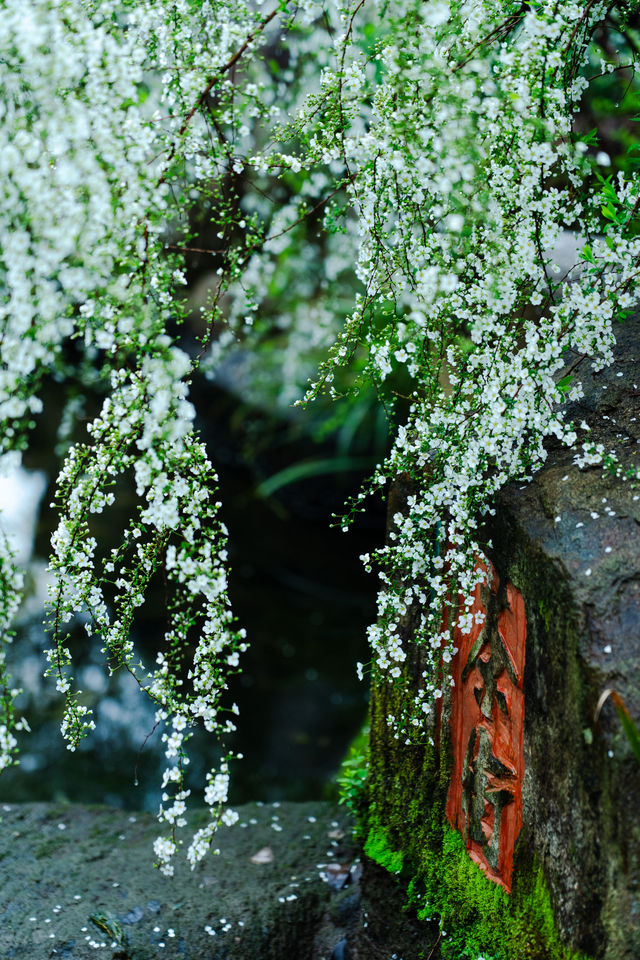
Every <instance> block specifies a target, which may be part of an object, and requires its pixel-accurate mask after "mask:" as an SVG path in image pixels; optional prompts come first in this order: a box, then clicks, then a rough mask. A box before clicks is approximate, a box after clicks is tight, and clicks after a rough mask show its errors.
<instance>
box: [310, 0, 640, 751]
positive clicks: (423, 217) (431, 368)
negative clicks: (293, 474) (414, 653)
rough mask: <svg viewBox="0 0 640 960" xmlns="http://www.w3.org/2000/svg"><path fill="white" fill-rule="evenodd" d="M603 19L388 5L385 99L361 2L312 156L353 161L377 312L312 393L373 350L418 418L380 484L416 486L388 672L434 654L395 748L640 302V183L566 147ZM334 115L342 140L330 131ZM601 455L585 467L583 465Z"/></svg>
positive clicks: (373, 360)
mask: <svg viewBox="0 0 640 960" xmlns="http://www.w3.org/2000/svg"><path fill="white" fill-rule="evenodd" d="M608 9H609V8H608V6H607V5H606V4H605V3H593V2H586V0H585V2H582V0H576V2H570V3H564V4H561V5H555V6H553V7H551V6H545V5H540V4H536V5H530V6H527V7H520V8H518V7H516V6H514V7H513V10H511V8H509V5H505V4H502V3H497V2H478V0H461V2H455V0H451V2H446V0H434V2H430V3H427V4H423V3H415V2H413V0H397V2H395V3H393V4H391V6H390V7H385V11H387V14H386V16H385V18H384V27H383V28H382V31H381V38H380V40H379V43H378V47H377V50H376V51H375V54H374V58H375V61H376V62H377V63H378V64H379V71H380V75H381V79H380V80H379V82H376V83H372V82H371V81H370V80H368V79H367V73H366V70H365V66H366V64H365V58H364V57H363V53H362V45H359V44H358V42H357V40H356V33H357V14H358V10H359V5H358V4H353V5H352V6H350V7H348V8H346V9H345V10H344V13H343V24H344V30H343V33H342V35H341V36H340V37H339V38H338V39H337V41H336V43H337V48H338V51H337V54H336V62H337V67H336V69H335V72H334V74H333V76H329V74H328V73H327V72H326V71H325V74H324V75H323V83H324V96H325V107H324V111H323V112H322V114H321V119H320V120H318V121H317V125H316V128H315V129H314V134H313V137H312V138H311V145H312V151H313V152H315V155H316V157H317V158H318V159H324V160H327V159H330V160H337V159H338V158H341V159H342V162H343V164H344V168H345V170H347V171H348V172H349V174H350V177H349V186H348V190H349V193H350V196H351V198H352V202H353V204H354V207H355V210H356V212H357V215H358V223H359V231H360V246H359V258H358V267H357V270H358V275H359V277H360V280H361V282H362V284H363V288H364V290H365V293H364V294H363V295H362V296H361V297H360V298H359V299H358V301H357V303H356V307H355V310H354V311H353V312H352V314H351V316H350V317H349V318H348V320H347V322H346V324H345V326H344V329H343V331H342V333H341V334H340V335H339V336H338V338H337V340H336V343H335V346H334V347H333V348H332V351H331V356H330V358H329V359H328V361H327V362H326V363H325V364H324V365H323V367H322V369H321V375H320V377H319V379H318V380H317V381H316V383H315V384H314V385H313V386H312V388H311V389H310V391H309V394H308V396H309V397H313V396H315V395H317V394H318V392H321V391H322V390H325V389H327V390H328V391H329V392H330V393H334V394H335V393H336V390H335V387H334V378H335V374H336V372H337V370H338V369H339V368H340V366H341V365H342V364H343V363H344V362H345V357H350V356H352V355H353V350H354V348H355V344H356V343H358V342H362V341H364V342H365V343H366V344H367V345H368V349H369V360H368V368H367V374H368V376H369V378H370V379H371V380H372V381H373V382H374V383H377V384H378V385H379V387H380V389H381V390H383V389H384V386H383V385H384V382H385V381H386V380H387V379H388V378H389V377H391V376H392V375H394V376H396V377H397V376H398V375H399V373H403V372H404V375H405V376H406V375H408V377H409V378H410V381H411V382H412V388H411V394H410V400H411V406H410V410H409V415H408V419H407V421H406V423H404V424H403V425H401V426H399V427H398V429H397V431H396V435H395V440H394V444H393V449H392V452H391V454H390V456H389V457H388V459H387V461H386V462H385V463H383V464H381V465H380V466H379V467H378V469H377V472H376V475H375V477H374V478H373V483H372V485H371V487H372V488H375V487H377V486H378V485H380V484H383V483H384V482H385V481H386V480H387V479H388V478H394V477H405V478H406V477H410V478H411V479H412V483H413V488H414V495H411V496H409V498H408V500H407V503H406V510H404V511H403V512H402V513H398V514H397V515H396V516H395V517H394V518H393V519H394V526H393V529H392V532H391V533H390V542H389V544H388V545H387V546H386V547H385V548H383V549H381V550H378V551H377V553H376V555H375V557H373V560H375V561H377V562H378V564H379V565H380V567H381V572H380V577H381V580H382V586H381V590H380V593H379V598H378V613H379V617H378V622H377V623H376V624H375V625H373V626H372V627H370V630H369V637H370V642H371V647H372V651H373V669H374V671H377V672H383V673H386V674H387V675H390V676H391V677H393V678H398V679H399V678H400V677H401V676H402V675H403V664H404V663H405V661H406V659H407V653H408V649H407V643H408V642H409V639H411V640H413V641H418V642H419V643H420V644H421V645H423V647H424V649H426V651H427V652H428V666H427V669H426V670H425V671H424V672H423V675H422V676H423V683H422V685H421V688H420V689H419V690H418V691H417V693H415V695H413V696H412V697H411V698H408V701H409V702H407V705H406V711H405V714H404V715H403V716H402V717H389V723H390V724H391V725H392V726H393V727H394V728H395V729H396V731H397V733H398V735H405V736H407V737H410V736H411V735H412V732H413V733H417V734H418V735H422V734H421V730H422V729H423V723H422V719H421V718H423V715H424V713H428V712H429V711H430V709H431V705H432V704H433V701H434V699H437V698H439V697H440V696H441V695H442V685H443V682H446V680H447V678H446V664H447V662H448V661H449V660H450V659H451V654H452V652H453V650H452V628H453V626H454V625H457V627H458V628H459V629H460V630H461V631H462V632H463V633H464V632H468V631H469V630H470V629H471V627H472V619H471V615H470V613H469V610H468V608H469V606H470V605H471V604H472V599H471V595H472V593H473V589H474V586H475V584H476V583H477V582H478V580H482V579H483V577H484V574H483V573H482V570H481V567H480V566H479V565H478V558H479V557H481V556H482V552H483V547H482V542H481V537H480V535H479V524H480V523H481V521H482V517H483V516H484V515H487V514H490V513H491V512H492V507H491V504H492V501H493V497H494V495H495V493H496V492H497V491H498V490H499V489H500V488H501V487H502V486H503V485H504V484H505V483H506V482H507V481H509V480H512V479H514V478H521V479H525V480H526V479H528V478H530V476H531V474H532V472H533V471H535V470H536V469H537V468H538V467H539V466H541V464H542V463H543V462H544V459H545V457H546V450H545V446H544V441H545V440H546V439H547V438H548V437H550V436H555V437H557V438H558V439H560V440H561V441H562V442H564V443H566V444H568V445H570V446H571V445H573V444H574V443H575V441H576V439H577V436H576V431H575V430H574V427H573V425H572V424H571V423H568V422H566V420H565V418H564V416H563V414H562V412H561V411H560V410H559V409H558V408H559V405H560V403H561V402H562V401H563V400H566V399H567V398H568V399H576V398H578V397H579V396H580V395H581V387H580V382H579V372H580V364H583V365H584V366H585V367H586V366H587V365H588V364H591V365H593V366H594V367H595V368H596V369H597V368H599V367H602V366H604V365H606V364H608V363H610V362H611V361H612V346H613V344H614V342H615V338H614V332H613V326H612V324H613V321H614V320H615V319H617V318H618V317H619V316H620V315H624V311H626V310H628V309H629V308H630V307H631V306H633V304H634V303H635V302H636V297H635V294H634V286H635V283H636V282H637V278H638V270H639V267H638V258H639V255H640V240H639V239H638V237H637V231H636V230H635V229H634V227H633V226H632V225H631V221H632V220H633V217H634V215H635V213H636V211H637V208H638V200H639V198H640V184H639V183H638V180H637V177H635V176H634V175H629V176H625V175H623V174H622V173H620V174H618V175H617V177H616V179H615V180H611V178H610V179H609V180H607V181H605V180H604V178H602V177H600V178H598V177H597V176H596V175H595V173H596V171H597V168H598V166H599V165H600V164H601V163H602V162H603V159H602V155H601V152H598V153H597V154H595V155H593V154H591V153H590V152H589V146H588V144H587V143H585V142H582V141H581V140H580V138H579V136H578V135H577V134H576V133H575V128H574V117H575V114H576V112H577V111H578V109H579V107H580V101H581V97H582V95H583V93H584V91H585V89H586V88H587V87H588V80H587V79H586V73H588V70H589V68H590V60H591V59H593V53H592V48H591V47H590V38H591V36H592V35H593V32H594V30H595V28H596V26H597V25H598V24H599V23H600V21H601V20H602V19H603V17H604V16H605V14H606V13H607V11H608ZM350 61H351V67H350V68H349V69H348V68H347V64H348V63H349V62H350ZM609 66H610V68H611V69H615V68H617V67H618V66H619V64H618V63H617V62H615V63H611V64H610V65H609ZM609 66H607V70H609ZM358 96H359V97H360V100H361V106H362V110H368V111H369V112H368V121H367V124H366V126H365V128H364V129H362V125H361V124H358V123H357V122H356V120H357V116H358V111H357V110H356V108H355V106H354V97H355V98H356V99H357V97H358ZM327 104H329V106H327ZM314 109H317V102H314ZM331 110H333V116H334V120H335V118H337V120H338V121H339V129H338V131H337V130H336V123H335V122H334V125H333V127H331V126H330V125H328V124H327V123H326V118H327V117H328V116H330V115H331ZM362 110H361V112H362ZM309 116H310V114H307V117H305V122H307V123H308V122H309ZM568 230H569V231H572V232H573V233H574V234H575V235H578V236H580V237H582V238H584V250H583V252H582V258H581V261H579V262H578V263H576V264H575V265H574V268H573V269H572V270H571V271H570V272H569V275H568V276H567V275H566V274H565V273H563V272H562V271H561V269H560V267H559V266H558V265H557V264H556V263H555V261H554V258H553V254H552V253H551V252H550V251H553V248H554V246H555V245H556V244H557V242H558V240H559V238H560V237H561V236H562V234H563V232H565V231H568ZM570 349H571V350H573V351H576V352H577V353H578V354H579V356H580V360H579V363H578V364H577V369H576V372H575V375H573V374H572V375H570V374H567V373H566V371H567V366H568V364H567V360H566V356H567V352H568V351H569V350H570ZM563 374H565V377H566V382H565V377H563ZM593 456H594V454H593V453H592V452H591V451H590V448H589V451H587V448H585V453H584V454H583V456H582V458H581V459H580V462H581V463H582V462H586V463H588V462H595V460H593ZM364 496H365V493H363V494H362V497H364ZM361 499H362V498H360V500H359V501H357V502H356V504H355V506H356V507H358V506H359V504H360V502H361ZM364 562H365V564H366V565H367V567H370V566H371V563H372V558H371V557H369V556H365V557H364ZM458 598H460V600H459V599H458ZM447 608H448V609H449V611H450V612H449V614H448V615H447V616H443V611H445V609H447ZM410 614H411V618H410V619H411V623H412V629H411V631H409V630H408V627H407V623H408V622H409V615H410Z"/></svg>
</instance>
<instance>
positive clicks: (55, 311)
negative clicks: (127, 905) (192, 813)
mask: <svg viewBox="0 0 640 960" xmlns="http://www.w3.org/2000/svg"><path fill="white" fill-rule="evenodd" d="M2 15H3V20H2V29H1V30H0V51H1V52H0V62H1V67H0V101H1V103H0V165H1V167H2V178H1V180H2V184H1V186H0V190H1V191H2V204H0V245H1V253H0V325H1V330H2V333H1V338H0V355H1V363H0V421H1V422H2V430H1V431H0V436H1V440H0V444H1V446H0V457H4V458H5V460H6V459H7V458H8V457H11V456H14V455H15V452H19V451H20V450H21V449H23V448H24V446H25V444H26V443H27V435H28V431H29V429H30V427H31V426H32V422H31V418H32V416H33V415H37V414H38V413H39V412H40V411H41V409H42V402H41V400H40V398H39V392H40V386H41V382H42V380H43V378H44V377H45V376H46V375H48V374H50V373H53V375H54V376H55V377H56V378H58V379H59V378H61V377H64V376H66V375H68V373H69V367H68V364H67V360H66V359H65V351H67V350H68V349H69V344H70V343H71V342H72V341H74V340H75V341H77V343H78V345H79V348H80V350H81V351H82V356H83V360H82V364H83V365H84V366H83V369H85V370H87V369H88V370H90V371H91V373H90V376H89V379H90V380H91V381H92V382H94V383H97V384H98V385H99V386H100V388H101V389H102V390H103V391H104V392H105V393H106V394H107V395H106V398H105V400H104V402H103V406H102V410H101V412H100V414H99V416H98V417H96V418H95V419H94V420H93V421H92V422H91V423H90V424H89V427H88V437H87V439H86V441H85V442H81V443H76V444H75V445H72V446H71V448H70V449H69V452H68V454H67V457H66V460H65V463H64V466H63V468H62V471H61V473H60V476H59V478H58V486H57V491H56V496H55V504H56V506H58V508H59V510H60V522H59V525H58V528H57V530H56V532H55V534H54V536H53V539H52V549H53V553H52V558H51V571H52V574H53V581H52V585H51V605H50V627H51V631H52V636H53V645H52V648H51V650H50V651H49V652H48V660H49V666H48V669H47V673H48V674H50V675H52V676H54V677H55V680H56V685H57V689H58V690H59V691H60V692H61V693H62V694H63V695H64V697H65V701H66V707H65V713H64V718H63V721H62V733H63V735H64V736H65V737H66V739H67V741H68V745H69V748H70V749H71V750H73V749H75V748H76V746H77V743H78V740H79V739H80V738H81V737H82V736H84V735H85V734H86V733H88V732H90V731H91V730H92V729H93V726H94V722H93V720H92V718H91V713H90V710H89V708H88V707H87V706H86V704H84V703H83V702H82V695H81V693H80V692H79V691H76V690H75V689H74V686H73V678H72V676H71V667H72V662H71V661H72V656H71V652H70V649H69V647H70V645H69V642H68V639H67V634H68V631H69V628H70V626H72V625H73V623H74V622H77V618H78V615H81V618H84V619H85V620H86V627H87V632H88V633H89V634H90V635H92V636H95V638H96V639H97V640H98V642H100V643H101V645H102V650H103V653H104V655H105V657H106V659H107V662H108V665H109V669H110V670H116V669H127V670H129V671H130V672H131V673H132V674H133V675H134V676H135V677H136V679H137V680H138V682H139V684H140V686H141V688H142V689H143V690H144V691H146V693H147V694H148V695H149V696H151V697H152V699H153V700H154V701H155V702H156V704H157V707H158V710H157V719H158V720H159V721H160V722H162V723H164V724H165V726H166V729H167V730H168V733H165V735H164V742H165V753H166V757H167V764H168V765H167V771H168V773H167V771H165V780H164V784H163V788H164V791H165V794H164V799H163V804H162V807H161V810H160V819H161V820H162V821H163V823H164V824H165V825H166V826H168V829H169V831H170V837H168V838H167V837H164V838H159V842H158V844H157V849H156V854H157V856H158V861H159V864H160V866H161V868H162V869H163V870H164V872H166V873H170V872H171V869H172V868H171V864H170V863H169V860H170V854H172V853H173V852H175V851H176V850H177V849H178V847H179V846H180V844H181V842H182V840H181V839H180V838H179V836H178V834H177V833H176V830H177V828H180V827H183V826H185V823H186V821H185V819H184V816H183V813H184V807H185V799H186V797H187V796H188V793H189V791H188V790H187V789H186V788H185V786H184V776H185V769H186V766H187V764H188V755H187V752H186V746H187V743H188V741H189V739H190V736H191V733H192V730H193V726H194V724H195V723H197V722H200V723H203V724H204V726H205V727H206V729H207V730H208V731H210V732H212V733H214V734H216V735H220V736H222V735H226V734H228V733H230V732H232V730H233V729H234V725H233V722H232V721H231V719H230V716H231V715H232V712H231V711H230V710H229V709H228V708H226V707H223V705H222V703H221V698H222V696H223V694H224V691H225V689H226V684H227V680H228V677H229V676H230V674H232V673H233V672H235V671H237V669H238V666H239V655H240V653H241V652H242V651H243V649H244V648H245V644H244V635H243V633H242V632H241V631H238V630H237V629H236V628H235V626H234V623H233V618H232V615H231V612H230V608H229V601H228V594H227V569H226V561H227V554H226V537H227V531H226V528H225V527H224V525H223V524H222V523H221V521H220V519H219V517H218V510H219V506H220V504H219V501H218V500H217V498H216V484H217V478H216V475H215V471H214V470H213V467H212V465H211V463H210V461H209V459H208V455H207V452H206V450H205V448H204V446H203V444H202V443H201V442H200V441H199V440H198V438H197V435H196V433H195V430H194V424H193V420H194V408H193V406H192V404H191V403H190V401H189V400H188V393H189V383H190V380H191V377H192V376H193V372H194V369H195V367H196V366H197V362H198V358H193V357H192V356H190V355H188V354H187V353H186V352H185V351H184V350H183V349H181V348H180V347H179V346H178V345H177V343H176V341H175V334H170V333H169V330H170V329H172V330H173V329H175V327H176V323H178V324H179V322H180V320H181V317H182V313H183V308H182V305H181V302H180V291H181V289H182V288H183V286H184V282H185V278H184V271H183V269H182V259H181V257H180V255H179V254H178V253H175V252H173V249H174V248H175V246H176V244H175V243H171V244H169V240H171V241H179V240H180V239H181V238H182V237H183V234H184V229H185V225H186V219H185V218H186V214H187V212H188V209H189V206H190V204H192V203H193V202H194V201H195V200H196V199H197V198H198V197H199V196H200V193H199V192H198V190H194V189H193V184H194V183H195V184H204V183H206V185H207V190H210V191H211V192H213V193H214V194H215V190H216V187H215V180H216V178H218V180H222V181H223V180H224V178H225V176H226V175H227V171H228V169H229V167H230V164H231V163H232V161H233V151H231V152H230V150H229V148H228V144H227V141H226V138H225V137H224V136H223V137H222V138H221V141H220V142H217V141H213V140H212V138H211V130H212V128H213V127H214V126H215V125H216V124H217V125H218V126H219V127H220V128H222V127H224V128H225V129H226V130H227V132H228V133H229V134H230V135H231V136H233V135H234V131H235V130H236V129H237V128H238V127H240V126H241V125H242V123H243V122H244V114H245V112H246V111H247V110H248V109H249V108H250V107H251V105H255V103H256V102H257V103H260V99H259V98H257V97H256V92H255V91H253V92H251V91H248V92H247V94H246V96H244V95H241V96H240V97H239V96H238V83H237V80H236V79H235V78H234V75H233V74H234V70H235V64H236V63H237V62H238V61H239V59H240V58H241V57H242V56H246V57H249V58H252V57H254V56H255V53H256V50H257V49H258V48H259V46H260V44H262V43H263V42H264V32H265V30H266V28H267V26H268V24H269V23H270V22H271V21H272V20H273V19H274V18H275V14H274V13H271V14H270V13H268V12H267V13H266V14H263V13H262V12H261V11H260V10H259V9H258V8H256V7H255V6H254V5H253V4H248V3H245V4H243V3H236V4H233V5H230V4H228V3H211V2H204V3H200V2H198V3H195V2H185V0H176V2H164V3H151V2H147V3H136V4H132V3H129V2H127V0H122V2H120V0H25V2H19V3H18V2H17V0H8V2H6V3H4V4H3V10H2ZM238 99H240V100H241V101H242V102H241V103H240V104H238V102H237V101H238ZM261 111H262V108H261V107H260V109H259V110H258V113H261ZM212 184H213V186H212ZM203 190H204V187H203ZM205 193H206V191H205ZM228 213H229V211H228V209H226V208H225V209H224V211H223V215H224V216H225V217H226V216H228ZM221 215H222V214H221ZM207 335H209V336H210V335H211V330H208V331H207ZM67 414H69V410H68V411H67ZM67 419H68V417H67ZM72 429H73V427H72V424H70V423H65V424H63V425H62V427H61V431H62V434H65V435H67V436H68V435H69V434H70V433H71V431H72ZM131 477H133V479H134V482H135V487H136V490H137V494H138V497H139V498H140V504H139V507H138V508H137V509H136V510H135V511H134V513H133V515H132V516H131V517H130V519H129V522H128V524H127V525H126V527H125V529H123V530H122V531H121V537H120V544H119V546H117V547H115V548H113V550H111V551H110V553H108V554H107V555H106V556H105V555H104V550H103V547H102V545H101V544H99V543H98V542H97V540H96V537H95V535H94V533H93V524H92V518H94V517H95V515H97V514H100V513H102V512H103V511H108V510H109V508H110V507H111V506H112V505H113V504H114V501H115V498H116V495H117V493H116V491H117V488H118V484H120V485H121V484H122V483H126V482H128V481H129V478H131ZM1 543H2V546H1V547H0V550H1V551H2V553H1V554H0V628H1V630H2V640H3V643H6V642H8V641H9V640H10V639H11V637H10V632H9V627H10V623H11V620H12V618H13V616H14V614H15V611H16V607H17V603H18V602H19V594H20V578H19V574H18V573H17V572H16V571H15V569H14V566H13V562H12V558H11V554H10V552H9V550H8V548H6V545H5V543H4V540H2V541H1ZM156 571H164V574H165V575H166V581H167V592H168V606H169V610H168V629H167V632H166V635H165V636H164V637H163V638H162V641H161V649H160V651H159V653H158V660H157V663H156V665H154V666H151V667H145V666H144V665H143V664H142V663H140V662H139V660H138V658H137V656H136V653H135V651H134V647H133V643H132V640H131V625H132V622H133V620H134V617H135V614H136V611H137V609H138V608H139V607H140V606H141V605H142V603H143V602H144V597H145V593H146V590H147V587H148V585H149V582H150V580H151V578H152V577H153V575H154V573H156ZM4 660H5V654H4V650H2V656H1V660H0V671H1V673H0V689H1V691H2V693H1V700H0V703H1V707H2V715H1V716H0V767H2V766H5V765H7V763H9V762H11V761H12V759H13V758H14V755H15V752H16V746H17V740H16V737H15V732H16V730H19V729H21V728H22V727H23V722H22V721H16V718H15V716H14V715H13V710H12V703H13V700H14V699H15V696H16V694H17V691H15V690H12V689H11V686H10V683H9V679H8V676H7V675H6V673H5V665H4ZM234 711H235V708H234ZM226 755H227V760H226V761H225V763H226V762H228V760H229V759H230V758H231V756H232V755H233V754H232V752H231V753H230V752H229V750H228V748H226ZM207 799H208V800H209V801H210V805H211V825H212V829H211V835H212V833H213V830H214V829H215V826H216V825H217V824H218V822H220V820H221V817H222V816H223V803H222V801H221V800H220V798H217V799H215V798H212V797H210V796H209V795H207ZM225 803H226V796H225ZM224 816H225V820H226V821H228V820H230V819H232V813H231V812H230V811H228V810H226V811H225V812H224ZM204 849H205V847H204V846H203V844H202V843H199V845H198V851H199V855H201V854H202V853H203V852H204ZM192 860H193V857H192ZM194 862H195V861H194Z"/></svg>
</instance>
